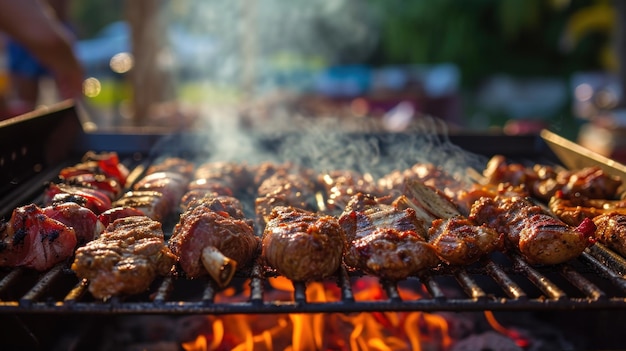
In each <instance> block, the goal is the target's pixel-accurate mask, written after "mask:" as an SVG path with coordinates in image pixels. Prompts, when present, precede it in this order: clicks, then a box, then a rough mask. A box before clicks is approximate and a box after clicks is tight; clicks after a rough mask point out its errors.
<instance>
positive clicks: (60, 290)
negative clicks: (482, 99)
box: [0, 102, 626, 315]
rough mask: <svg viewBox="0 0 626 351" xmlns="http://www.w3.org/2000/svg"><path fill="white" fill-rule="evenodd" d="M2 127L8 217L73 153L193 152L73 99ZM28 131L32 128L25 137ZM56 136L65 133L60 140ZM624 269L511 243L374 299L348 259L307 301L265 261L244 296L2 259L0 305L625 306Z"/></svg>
mask: <svg viewBox="0 0 626 351" xmlns="http://www.w3.org/2000/svg"><path fill="white" fill-rule="evenodd" d="M0 134H1V135H0V136H1V139H0V140H2V158H1V159H0V161H1V162H0V168H1V169H2V172H1V174H2V177H3V178H2V181H3V184H5V185H3V188H2V200H1V201H0V211H1V213H2V214H3V216H4V217H5V218H7V217H8V216H9V215H10V213H11V211H12V209H13V208H14V207H16V206H18V205H22V204H26V203H29V202H36V201H38V196H40V195H41V193H42V189H43V184H44V183H45V182H46V181H49V180H52V179H53V177H54V176H55V175H56V174H57V173H58V171H59V170H60V168H61V167H64V166H67V165H68V164H73V163H75V162H76V160H77V157H79V156H80V155H82V154H83V153H84V152H85V151H87V150H94V151H116V152H118V153H119V154H120V155H121V157H122V159H123V160H124V162H125V163H127V164H128V165H129V166H131V167H132V168H131V169H134V168H136V169H144V168H145V167H146V166H147V165H149V164H150V162H151V161H152V159H153V156H154V154H153V153H152V152H151V151H153V150H152V148H153V146H154V145H155V143H157V142H159V143H161V142H163V140H166V141H167V140H169V143H170V144H169V145H168V147H165V148H164V149H169V150H170V151H171V150H173V149H174V150H176V152H177V153H179V154H180V153H187V154H191V151H192V150H186V148H185V147H184V145H183V144H182V143H180V140H186V139H187V137H186V136H185V137H180V138H177V137H175V136H171V135H164V134H154V133H136V134H132V133H130V134H128V133H127V134H121V133H108V134H107V133H85V132H83V131H82V130H81V128H80V118H79V117H78V113H77V111H76V109H75V107H74V105H73V104H72V103H71V102H66V103H62V104H59V105H57V106H55V107H53V108H50V109H47V110H44V111H40V112H34V113H32V114H29V115H25V116H21V117H19V118H17V119H15V120H11V121H9V122H3V123H2V124H0ZM27 134H28V135H29V136H31V137H25V135H27ZM32 136H35V137H32ZM402 137H407V136H402V135H398V136H396V139H389V138H387V139H386V140H387V142H389V140H397V138H402ZM274 138H275V137H274ZM448 138H450V141H451V142H452V143H453V144H456V145H459V146H461V147H462V148H464V149H466V150H467V151H470V152H475V153H477V154H483V155H486V156H488V155H490V153H492V152H493V149H492V147H493V145H497V146H498V153H501V154H504V155H505V156H507V157H511V158H513V159H524V160H530V161H532V162H558V161H559V159H558V158H556V157H555V154H554V153H553V152H552V149H550V147H549V146H550V145H549V143H550V142H548V143H546V142H545V140H544V139H542V138H539V137H538V136H520V137H511V136H501V135H450V136H448ZM60 140H64V142H63V143H60V142H59V141H60ZM68 140H71V141H72V142H71V143H70V142H68ZM477 141H480V142H477ZM262 142H263V143H265V144H266V146H267V147H270V146H275V145H276V143H278V142H279V140H276V139H272V138H268V139H265V140H263V141H262ZM391 142H394V141H391ZM551 142H554V139H552V141H551ZM169 146H172V147H169ZM383 148H384V146H383ZM51 151H54V152H51ZM570 151H572V152H575V151H576V150H570ZM581 157H585V156H584V155H581ZM605 166H608V167H611V165H605ZM137 174H139V173H137ZM6 184H8V185H6ZM166 228H167V227H166ZM625 274H626V260H624V258H623V257H621V256H620V255H618V254H616V253H614V252H612V251H611V250H609V249H607V248H606V247H603V246H602V245H599V244H596V245H594V246H593V247H590V248H588V249H587V250H586V251H585V252H584V253H583V254H582V255H581V256H580V257H579V258H577V259H575V260H573V261H571V262H568V263H566V264H561V265H557V266H550V267H533V266H530V265H529V264H527V263H526V262H525V261H524V260H523V259H522V258H521V257H519V256H517V255H515V254H513V253H508V254H503V253H495V254H493V255H491V256H490V257H488V258H487V259H485V260H483V261H481V262H478V263H476V264H473V265H471V266H468V267H461V268H450V267H440V268H438V269H436V270H433V271H432V272H429V273H428V274H424V275H423V276H419V277H411V278H409V279H407V281H402V282H398V283H393V282H387V281H380V282H379V284H380V286H381V288H382V290H383V291H384V292H385V294H386V296H385V298H384V299H382V300H377V301H359V300H357V299H355V293H354V289H355V281H357V280H358V279H360V278H361V277H362V276H363V274H361V273H359V272H352V271H349V270H347V269H345V268H342V269H340V271H339V272H338V273H337V275H336V276H335V277H333V278H332V279H330V281H329V282H330V283H332V284H336V285H337V287H338V289H339V291H340V293H341V296H340V299H339V300H338V301H333V302H313V301H307V298H306V290H307V285H306V284H305V283H302V282H293V287H294V291H293V296H292V298H291V300H289V301H273V300H271V298H268V296H269V295H268V292H269V291H271V289H272V288H271V287H270V286H269V285H268V284H267V279H266V278H268V273H267V272H265V271H264V270H263V269H262V267H261V266H260V264H259V263H256V264H255V265H254V266H253V267H252V268H251V269H249V270H247V271H245V272H242V273H239V274H238V276H237V277H236V278H235V280H234V282H233V285H234V286H238V287H242V286H245V285H249V289H244V290H245V293H244V297H243V299H242V301H239V302H220V301H217V300H216V296H217V295H218V294H219V289H218V288H217V286H216V285H215V284H214V283H213V282H212V281H211V280H210V279H208V278H206V279H202V278H199V279H193V280H190V279H186V278H182V277H179V276H177V275H175V274H172V275H171V276H167V277H162V278H159V279H157V280H156V281H155V282H154V283H153V285H152V286H151V288H150V290H149V291H146V292H145V293H144V294H140V295H137V296H127V297H114V298H111V299H109V300H107V301H99V300H95V299H93V298H92V297H91V296H90V294H89V292H88V291H87V283H86V282H84V281H80V280H79V279H78V278H77V277H76V276H75V275H74V273H73V272H72V271H71V270H70V269H69V264H68V263H64V264H59V265H57V266H56V267H54V268H52V269H51V270H49V271H47V272H43V273H39V272H33V271H30V270H28V269H23V268H14V269H8V268H4V269H1V270H0V314H56V315H76V314H97V315H108V314H112V315H121V314H177V315H181V314H232V313H314V312H324V313H330V312H345V313H349V312H367V311H482V310H493V311H498V310H501V311H506V310H508V311H521V310H524V311H526V310H546V311H551V310H599V309H625V308H626V279H624V277H625ZM406 285H408V286H411V287H413V288H415V289H417V290H419V291H424V292H425V293H424V294H422V295H423V296H420V298H417V299H403V298H402V297H401V294H400V293H399V286H406ZM244 290H242V291H244Z"/></svg>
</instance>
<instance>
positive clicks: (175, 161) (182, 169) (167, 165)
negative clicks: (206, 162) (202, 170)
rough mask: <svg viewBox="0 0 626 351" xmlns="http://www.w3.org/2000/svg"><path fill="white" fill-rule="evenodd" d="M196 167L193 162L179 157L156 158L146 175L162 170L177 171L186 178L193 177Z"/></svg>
mask: <svg viewBox="0 0 626 351" xmlns="http://www.w3.org/2000/svg"><path fill="white" fill-rule="evenodd" d="M194 169H195V165H194V164H193V162H191V161H188V160H186V159H184V158H179V157H167V158H165V159H162V160H156V161H155V162H153V163H152V164H151V165H150V167H148V169H147V170H146V175H150V174H153V173H160V172H168V173H176V174H179V175H181V176H183V177H185V178H191V176H192V175H193V172H194Z"/></svg>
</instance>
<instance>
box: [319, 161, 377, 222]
mask: <svg viewBox="0 0 626 351" xmlns="http://www.w3.org/2000/svg"><path fill="white" fill-rule="evenodd" d="M319 183H320V184H322V185H323V186H324V189H325V192H326V201H325V202H326V203H325V205H326V210H327V211H326V212H328V213H331V214H337V215H339V214H341V212H342V211H343V210H344V209H345V207H346V205H347V204H348V202H350V199H351V198H352V196H353V195H355V194H357V193H364V194H372V195H374V196H380V195H381V191H380V189H379V188H378V186H377V185H376V182H375V181H374V179H373V178H372V177H371V176H370V175H367V174H365V175H364V174H360V173H357V172H354V171H347V170H346V171H339V170H335V171H330V172H326V173H324V174H321V175H320V176H319Z"/></svg>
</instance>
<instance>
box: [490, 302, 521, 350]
mask: <svg viewBox="0 0 626 351" xmlns="http://www.w3.org/2000/svg"><path fill="white" fill-rule="evenodd" d="M485 318H486V319H487V322H488V323H489V325H490V326H491V327H492V328H493V330H495V331H497V332H498V333H500V334H502V335H505V336H507V337H509V338H510V339H511V340H513V342H514V343H515V344H516V345H517V346H519V347H521V348H528V346H530V340H529V339H528V338H527V337H525V336H524V335H522V334H521V333H519V332H518V331H516V330H513V329H509V328H506V327H504V326H503V325H502V324H500V322H498V320H497V319H496V316H494V314H493V312H491V311H485Z"/></svg>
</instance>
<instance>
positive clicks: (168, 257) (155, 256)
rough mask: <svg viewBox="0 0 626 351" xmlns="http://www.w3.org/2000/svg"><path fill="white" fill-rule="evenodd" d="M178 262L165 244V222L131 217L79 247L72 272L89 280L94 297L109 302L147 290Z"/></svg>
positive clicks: (116, 221)
mask: <svg viewBox="0 0 626 351" xmlns="http://www.w3.org/2000/svg"><path fill="white" fill-rule="evenodd" d="M175 261H176V257H175V256H174V254H172V252H171V251H170V249H169V248H168V247H167V246H166V245H165V242H164V236H163V230H162V227H161V223H159V222H157V221H154V220H152V219H150V218H148V217H146V216H131V217H125V218H121V219H117V220H115V221H114V222H113V223H111V224H109V226H108V227H107V228H106V229H105V231H104V232H103V233H102V234H101V235H100V237H99V238H98V239H96V240H93V241H91V242H88V243H87V244H86V245H85V246H82V247H79V248H78V249H77V250H76V257H75V259H74V262H73V263H72V270H73V271H74V272H76V275H77V276H78V277H79V278H81V279H87V280H88V281H89V288H88V289H89V291H90V292H91V294H92V295H93V296H94V297H96V298H99V299H106V298H109V297H111V296H115V295H122V294H137V293H141V292H143V291H145V290H147V289H148V288H149V286H150V284H151V283H152V282H153V281H154V279H155V278H156V277H157V275H166V274H167V273H168V272H169V271H170V270H171V268H172V267H173V265H174V263H175Z"/></svg>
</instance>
